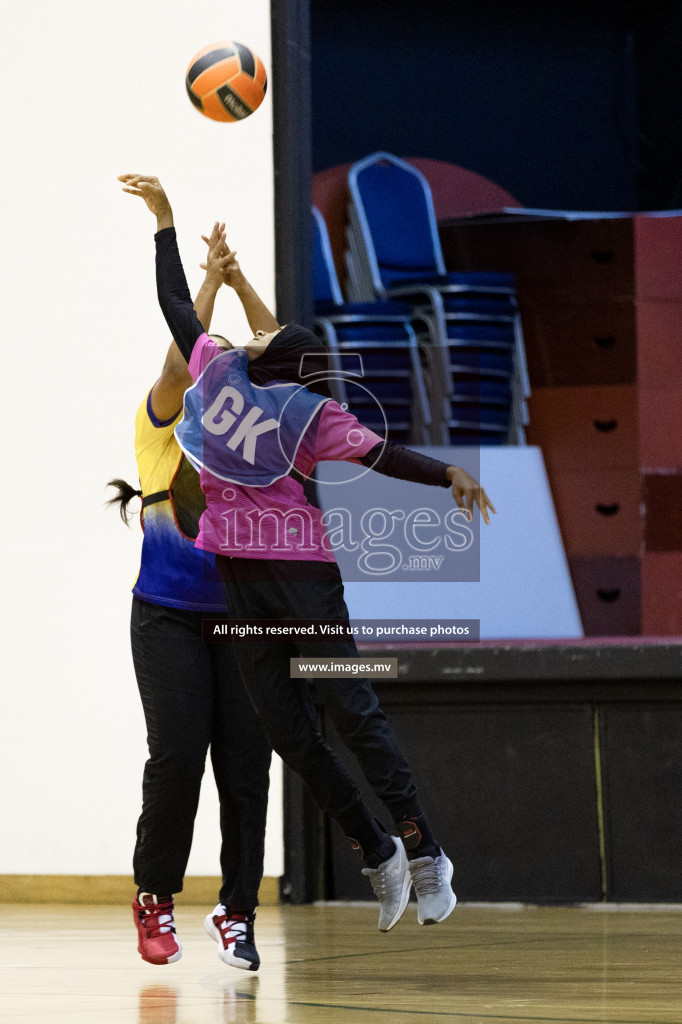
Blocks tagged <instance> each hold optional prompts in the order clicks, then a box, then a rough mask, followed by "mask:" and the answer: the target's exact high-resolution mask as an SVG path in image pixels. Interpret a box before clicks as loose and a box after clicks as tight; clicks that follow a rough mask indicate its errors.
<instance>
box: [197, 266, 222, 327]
mask: <svg viewBox="0 0 682 1024" xmlns="http://www.w3.org/2000/svg"><path fill="white" fill-rule="evenodd" d="M221 284H222V280H221V277H220V275H218V276H217V277H216V276H215V275H214V274H211V273H208V274H206V277H205V278H204V282H203V284H202V286H201V288H200V289H199V291H198V292H197V297H196V299H195V300H194V312H195V313H196V315H197V317H198V318H199V321H200V322H201V326H202V327H203V328H204V330H205V331H206V332H207V333H208V331H209V330H210V329H211V320H212V319H213V307H214V305H215V297H216V295H217V294H218V289H219V288H220V285H221Z"/></svg>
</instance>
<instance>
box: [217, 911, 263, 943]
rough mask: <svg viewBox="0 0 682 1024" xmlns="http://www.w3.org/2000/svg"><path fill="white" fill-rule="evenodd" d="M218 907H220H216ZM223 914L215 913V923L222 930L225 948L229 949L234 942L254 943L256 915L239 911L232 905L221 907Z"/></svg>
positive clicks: (221, 935) (221, 934)
mask: <svg viewBox="0 0 682 1024" xmlns="http://www.w3.org/2000/svg"><path fill="white" fill-rule="evenodd" d="M216 909H218V908H216ZM220 909H221V910H223V911H224V913H222V914H219V913H218V914H216V913H214V914H213V923H214V924H215V926H216V928H217V929H218V931H219V932H220V937H221V939H222V942H223V948H224V949H227V947H228V946H231V945H232V943H233V942H248V943H249V944H250V945H252V946H253V945H254V937H253V924H254V920H255V917H256V915H255V914H245V913H238V912H237V911H236V910H232V909H231V908H230V907H222V906H221V907H220Z"/></svg>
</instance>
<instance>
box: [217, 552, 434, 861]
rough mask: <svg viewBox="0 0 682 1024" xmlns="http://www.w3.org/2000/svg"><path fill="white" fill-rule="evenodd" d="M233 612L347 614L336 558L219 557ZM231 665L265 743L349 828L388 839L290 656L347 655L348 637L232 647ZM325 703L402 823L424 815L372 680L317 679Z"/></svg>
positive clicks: (257, 615) (353, 653)
mask: <svg viewBox="0 0 682 1024" xmlns="http://www.w3.org/2000/svg"><path fill="white" fill-rule="evenodd" d="M216 565H217V566H218V568H219V570H220V573H221V575H222V577H223V580H224V583H225V587H226V591H227V597H228V606H229V608H230V617H231V618H238V619H251V620H254V621H255V620H258V619H281V620H286V619H308V620H310V619H330V620H335V621H338V622H347V621H348V609H347V607H346V603H345V601H344V596H343V583H342V580H341V574H340V572H339V569H338V566H337V565H336V563H335V562H313V561H310V562H304V561H293V562H292V561H286V560H283V559H282V560H264V559H242V558H230V557H226V556H222V555H218V556H216ZM234 653H235V657H236V659H237V664H238V665H239V669H240V671H241V673H242V676H243V679H244V685H245V686H246V688H247V690H248V692H249V694H250V696H251V699H252V700H253V703H254V705H255V706H256V710H257V711H258V715H259V717H260V720H261V722H262V724H263V728H264V730H265V732H266V733H267V735H268V737H269V738H270V741H271V743H272V745H273V747H274V749H275V750H276V751H277V753H278V754H279V755H280V757H281V758H282V760H283V761H284V763H285V764H286V765H288V767H289V768H291V769H293V770H294V771H295V772H297V773H298V774H299V775H300V776H301V778H302V779H303V781H304V782H305V783H306V785H307V786H308V788H309V789H310V791H311V793H312V795H313V797H314V799H315V801H316V802H317V804H318V805H319V806H320V807H321V808H322V810H323V811H326V812H328V813H329V814H330V815H331V816H332V817H333V818H335V819H336V820H337V821H338V822H339V824H340V826H341V828H342V829H343V831H344V832H345V833H346V835H348V836H352V837H354V838H358V835H359V834H362V835H363V836H364V837H365V842H364V843H363V845H364V846H365V850H366V852H368V847H367V841H368V840H367V837H368V833H369V831H370V830H373V832H374V837H375V839H376V844H377V845H378V844H379V843H380V842H382V841H383V840H384V839H385V833H383V831H382V830H380V829H379V828H378V826H377V824H376V822H375V820H374V817H373V815H372V814H371V812H370V811H369V809H368V808H367V807H366V805H365V804H364V802H363V801H362V798H361V795H360V792H359V790H358V787H357V785H356V784H355V782H354V780H353V779H352V777H351V776H350V774H349V773H348V771H347V770H346V768H345V767H344V765H343V764H342V763H341V761H340V760H339V759H338V757H337V756H336V754H335V753H334V752H333V750H332V749H331V748H330V747H329V745H328V744H327V743H326V742H325V740H324V737H323V736H322V734H321V733H320V731H319V728H318V725H317V722H316V718H315V715H314V711H313V705H312V700H311V696H310V690H309V686H308V683H307V682H306V680H304V679H292V678H291V677H290V674H289V659H290V658H292V657H301V658H310V659H314V658H320V657H334V658H352V657H357V656H358V651H357V648H356V646H355V643H354V642H353V641H352V640H342V641H339V640H329V641H319V642H318V641H315V642H310V643H300V644H297V643H296V642H295V641H294V642H291V643H289V642H286V643H273V642H268V643H248V642H245V641H238V642H236V643H235V645H234ZM315 687H316V689H317V691H318V693H319V694H320V695H321V698H322V700H323V702H324V706H325V710H326V712H327V713H328V715H329V717H330V718H331V720H332V722H333V724H334V727H335V729H336V731H337V732H338V734H339V736H340V737H341V739H342V741H343V742H344V744H345V745H346V746H347V747H348V749H349V750H350V751H351V752H352V753H353V754H354V755H355V756H356V757H357V759H358V761H359V763H360V766H361V768H362V771H363V774H364V775H365V778H366V779H367V781H368V782H369V784H370V786H371V788H372V789H373V790H374V792H375V793H376V795H377V796H378V797H379V799H380V800H381V801H382V802H383V803H384V804H385V806H386V807H387V808H388V810H389V812H390V814H391V816H392V817H393V820H394V821H396V822H398V821H400V820H401V819H403V818H406V817H410V818H411V817H414V816H416V815H417V814H419V813H420V806H419V803H418V800H417V796H416V790H415V785H414V782H413V779H412V774H411V772H410V769H409V767H408V765H407V762H406V760H405V758H404V756H403V754H402V752H401V750H400V748H399V746H398V743H397V740H396V738H395V735H394V734H393V730H392V729H391V727H390V725H389V723H388V721H387V719H386V715H385V714H384V712H383V711H382V710H381V707H380V706H379V701H378V699H377V697H376V694H375V693H374V691H373V689H372V686H371V683H370V681H369V680H368V679H358V678H357V677H352V678H348V679H324V678H318V679H316V680H315Z"/></svg>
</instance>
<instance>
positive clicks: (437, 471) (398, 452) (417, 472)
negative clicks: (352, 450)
mask: <svg viewBox="0 0 682 1024" xmlns="http://www.w3.org/2000/svg"><path fill="white" fill-rule="evenodd" d="M382 449H383V450H382ZM360 462H361V463H362V464H363V466H368V467H369V468H370V469H374V470H376V472H377V473H383V475H384V476H393V477H396V478H397V479H399V480H409V481H411V482H412V483H416V484H428V485H430V486H432V487H449V486H450V473H449V471H450V469H453V468H454V467H451V466H448V464H447V463H446V462H440V461H439V460H438V459H432V458H431V457H430V456H429V455H422V454H421V453H420V452H415V451H412V449H411V448H404V447H403V446H402V445H400V444H394V443H393V442H392V441H387V442H386V444H385V445H383V446H382V445H379V444H377V445H375V446H374V448H372V449H371V451H369V452H368V453H367V455H363V456H362V457H361V458H360Z"/></svg>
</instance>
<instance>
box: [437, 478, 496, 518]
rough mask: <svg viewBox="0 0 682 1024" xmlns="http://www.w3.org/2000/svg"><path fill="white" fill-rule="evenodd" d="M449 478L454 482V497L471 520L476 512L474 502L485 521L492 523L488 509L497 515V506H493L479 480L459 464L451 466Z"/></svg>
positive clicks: (458, 505) (458, 506)
mask: <svg viewBox="0 0 682 1024" xmlns="http://www.w3.org/2000/svg"><path fill="white" fill-rule="evenodd" d="M448 479H449V480H450V482H451V484H452V497H453V498H454V499H455V504H456V505H457V508H460V509H462V511H463V512H466V514H467V519H469V521H471V519H472V518H473V513H474V503H475V504H476V505H478V507H479V508H480V510H481V515H482V516H483V519H484V521H485V523H487V524H490V516H489V515H488V510H490V512H492V513H493V515H497V513H496V511H495V508H494V507H493V504H492V502H491V501H490V498H489V497H488V495H487V494H486V493H485V491H484V490H483V488H482V487H481V485H480V484H479V483H478V481H477V480H474V478H473V476H471V475H470V474H469V473H467V471H466V470H465V469H461V468H460V467H459V466H450V467H449V469H448Z"/></svg>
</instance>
